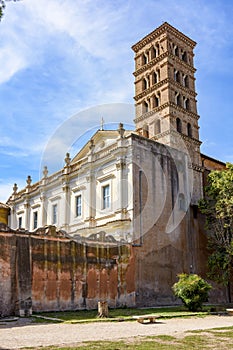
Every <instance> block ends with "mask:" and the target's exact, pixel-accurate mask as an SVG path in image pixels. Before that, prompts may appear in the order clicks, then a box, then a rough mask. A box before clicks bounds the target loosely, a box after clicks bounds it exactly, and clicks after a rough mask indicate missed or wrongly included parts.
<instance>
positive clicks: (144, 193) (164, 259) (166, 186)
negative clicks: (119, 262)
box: [134, 137, 227, 306]
mask: <svg viewBox="0 0 233 350" xmlns="http://www.w3.org/2000/svg"><path fill="white" fill-rule="evenodd" d="M136 142H137V145H136V146H135V155H134V158H135V159H138V160H140V162H139V161H138V164H139V165H138V164H137V162H136V161H135V164H134V210H135V222H134V234H135V238H136V239H135V240H134V255H135V291H136V305H137V306H154V305H174V303H178V302H180V301H179V300H177V299H175V297H174V294H173V292H172V286H173V284H174V283H175V282H176V281H177V280H178V279H177V274H180V273H197V274H199V275H201V276H202V277H204V278H207V274H206V273H207V257H208V252H207V235H206V232H205V230H204V226H205V218H204V217H203V216H202V215H201V214H200V212H199V211H198V208H197V206H195V205H190V193H189V192H190V189H189V182H188V179H189V176H188V171H189V170H188V167H187V164H186V165H185V161H184V159H183V160H182V153H181V152H178V151H176V152H173V153H171V152H170V151H169V149H168V148H166V147H165V146H163V145H159V144H154V143H151V142H150V141H149V140H146V139H143V138H141V139H137V138H136V137H135V143H136ZM180 194H182V196H183V197H182V198H184V203H181V201H180ZM210 296H211V298H210V302H214V303H220V302H226V301H227V294H226V289H225V288H221V287H220V286H216V285H214V289H213V291H212V292H211V293H210Z"/></svg>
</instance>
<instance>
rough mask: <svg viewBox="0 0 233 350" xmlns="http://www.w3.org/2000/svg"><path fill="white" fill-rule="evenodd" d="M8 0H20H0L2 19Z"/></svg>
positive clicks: (0, 17) (0, 16)
mask: <svg viewBox="0 0 233 350" xmlns="http://www.w3.org/2000/svg"><path fill="white" fill-rule="evenodd" d="M7 1H18V0H0V21H1V19H2V17H3V14H4V10H5V7H6V2H7Z"/></svg>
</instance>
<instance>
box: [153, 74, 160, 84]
mask: <svg viewBox="0 0 233 350" xmlns="http://www.w3.org/2000/svg"><path fill="white" fill-rule="evenodd" d="M158 81H159V79H158V73H157V72H153V73H152V84H153V85H154V84H157V83H158Z"/></svg>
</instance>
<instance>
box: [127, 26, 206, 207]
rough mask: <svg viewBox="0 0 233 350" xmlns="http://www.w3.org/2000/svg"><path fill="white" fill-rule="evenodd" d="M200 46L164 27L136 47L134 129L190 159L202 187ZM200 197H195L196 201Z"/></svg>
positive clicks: (197, 183) (195, 184) (191, 166)
mask: <svg viewBox="0 0 233 350" xmlns="http://www.w3.org/2000/svg"><path fill="white" fill-rule="evenodd" d="M195 45H196V43H195V42H194V41H193V40H191V39H190V38H188V37H187V36H186V35H184V34H183V33H181V32H180V31H178V30H177V29H176V28H174V27H172V26H171V25H170V24H168V23H166V22H165V23H163V24H162V25H161V26H160V27H158V28H157V29H155V30H154V31H153V32H152V33H150V34H148V35H147V36H146V37H144V38H143V39H142V40H140V41H139V42H138V43H136V44H135V45H133V47H132V49H133V51H134V52H135V72H134V76H135V97H134V99H135V105H136V117H135V120H134V122H135V124H136V131H137V132H138V133H139V134H141V135H142V136H144V137H148V138H150V139H153V140H155V141H157V142H160V143H163V144H166V145H168V146H171V147H173V148H176V149H179V150H181V151H183V152H185V153H187V154H188V155H189V159H190V161H189V163H190V164H189V167H190V168H192V169H194V186H195V187H197V186H198V187H201V173H200V172H201V157H200V145H201V142H200V141H199V126H198V119H199V116H198V114H197V103H196V91H195V77H194V73H195V71H196V70H195V68H194V64H193V57H194V53H193V50H194V47H195ZM200 196H201V193H199V194H198V193H197V194H196V195H195V196H194V197H195V198H196V199H194V202H196V201H197V200H198V199H199V198H198V197H200Z"/></svg>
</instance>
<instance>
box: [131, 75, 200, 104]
mask: <svg viewBox="0 0 233 350" xmlns="http://www.w3.org/2000/svg"><path fill="white" fill-rule="evenodd" d="M165 84H171V85H173V86H174V87H177V88H179V90H182V91H183V92H185V93H186V94H188V95H191V96H193V97H196V96H197V94H196V92H195V91H192V90H190V89H188V88H186V87H185V86H183V85H181V84H179V83H177V82H176V81H174V80H172V79H170V78H167V79H164V80H162V81H160V82H158V83H157V84H154V85H152V86H150V87H149V88H148V89H145V90H143V92H141V93H140V94H138V95H136V96H135V97H134V100H135V101H139V100H140V99H141V98H143V97H145V96H146V95H148V94H150V93H153V92H154V91H155V90H158V89H159V88H161V87H162V86H164V85H165Z"/></svg>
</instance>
